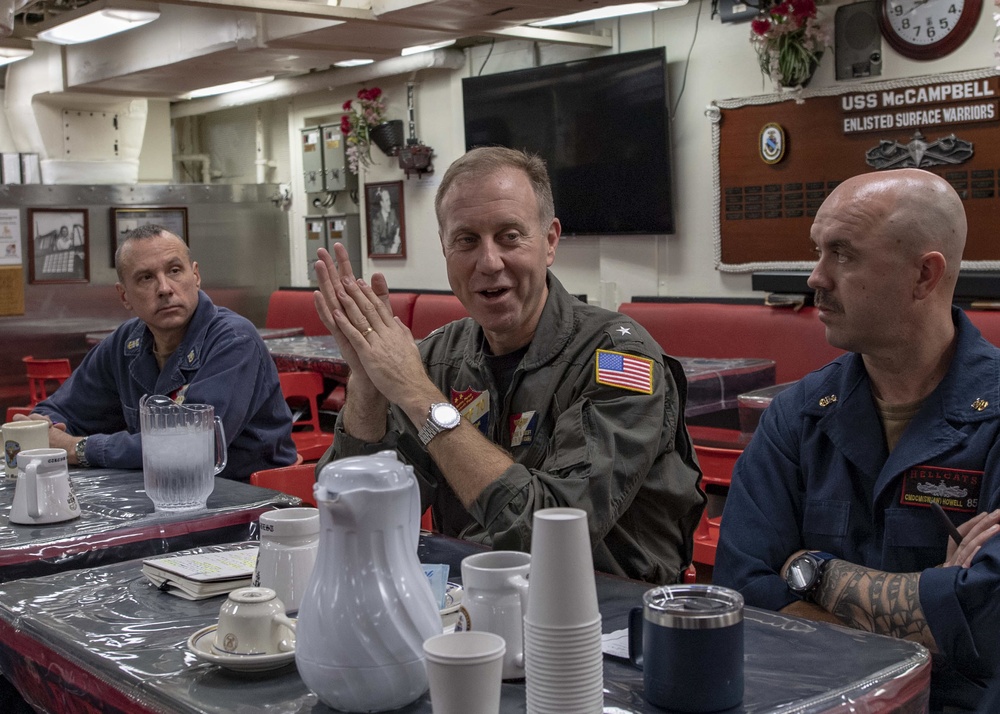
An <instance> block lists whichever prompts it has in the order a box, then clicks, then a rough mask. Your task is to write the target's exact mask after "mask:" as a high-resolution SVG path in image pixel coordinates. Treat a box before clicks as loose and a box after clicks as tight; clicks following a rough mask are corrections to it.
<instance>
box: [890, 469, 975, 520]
mask: <svg viewBox="0 0 1000 714" xmlns="http://www.w3.org/2000/svg"><path fill="white" fill-rule="evenodd" d="M982 484H983V472H982V471H968V470H966V469H952V468H948V467H946V466H929V465H922V466H914V467H913V468H911V469H907V470H906V471H904V472H903V490H902V493H901V494H900V496H899V502H900V503H901V504H902V505H904V506H919V507H923V508H930V505H931V504H932V503H938V504H939V505H940V506H941V508H943V509H945V510H946V511H955V512H957V513H975V512H976V510H977V509H978V507H979V489H980V488H981V487H982Z"/></svg>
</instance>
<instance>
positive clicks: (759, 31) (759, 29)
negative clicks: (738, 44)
mask: <svg viewBox="0 0 1000 714" xmlns="http://www.w3.org/2000/svg"><path fill="white" fill-rule="evenodd" d="M750 29H751V30H753V32H754V34H756V35H766V34H767V32H768V30H770V29H771V21H770V20H766V19H764V18H762V17H758V18H756V19H755V20H753V21H751V22H750Z"/></svg>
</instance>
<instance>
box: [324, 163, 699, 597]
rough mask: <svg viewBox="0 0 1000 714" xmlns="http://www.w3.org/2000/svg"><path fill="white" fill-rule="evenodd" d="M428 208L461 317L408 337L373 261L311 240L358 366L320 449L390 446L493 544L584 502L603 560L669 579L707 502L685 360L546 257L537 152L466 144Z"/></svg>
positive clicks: (440, 510)
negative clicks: (363, 275)
mask: <svg viewBox="0 0 1000 714" xmlns="http://www.w3.org/2000/svg"><path fill="white" fill-rule="evenodd" d="M435 209H436V212H437V218H438V226H439V234H440V238H441V248H442V251H443V252H444V256H445V261H446V263H447V268H448V280H449V282H450V284H451V288H452V290H453V291H454V292H455V295H457V296H458V298H459V299H460V300H461V301H462V304H463V305H464V306H465V308H466V310H468V312H469V314H470V315H471V318H466V319H464V320H459V321H457V322H453V323H451V324H449V325H446V326H445V327H443V328H441V329H439V330H437V331H435V332H434V333H432V334H431V335H429V336H428V337H427V338H426V339H425V340H423V341H422V342H421V343H420V345H419V346H417V345H415V344H414V342H413V337H412V336H411V334H410V332H409V330H407V329H406V327H405V326H403V325H402V323H400V322H399V321H398V320H395V319H394V318H393V316H392V313H391V310H390V309H389V306H388V288H387V286H386V283H385V278H384V277H383V276H382V275H381V274H379V273H376V274H375V275H374V276H372V280H371V285H368V284H367V283H365V282H363V281H361V280H357V279H355V277H354V275H353V274H352V273H351V265H350V261H349V260H348V256H347V251H346V250H345V249H344V248H343V246H341V245H339V244H338V245H336V246H335V247H334V250H335V255H336V263H334V260H333V259H332V258H331V256H330V255H329V254H327V253H326V252H325V251H320V258H321V260H320V262H318V263H317V265H316V272H317V275H318V277H319V284H320V288H321V291H322V292H321V293H318V294H317V300H316V306H317V309H318V311H319V314H320V316H321V317H322V319H323V322H324V323H325V324H326V326H327V327H328V328H329V329H330V332H331V333H332V334H333V335H334V336H335V337H336V338H337V342H338V343H339V345H340V348H341V352H342V354H343V355H344V357H345V358H346V359H347V361H348V362H349V363H350V366H351V377H350V382H349V383H348V389H347V395H348V396H347V404H346V405H345V407H344V409H343V411H342V412H341V413H340V417H339V419H338V426H337V434H336V437H335V439H334V445H333V447H332V452H331V453H330V454H328V455H327V457H326V458H332V457H338V458H339V457H342V456H353V455H356V454H361V453H375V452H377V451H380V450H382V449H387V448H394V449H396V450H397V451H398V452H399V453H400V454H401V455H402V456H403V457H404V459H405V460H406V461H408V462H409V463H411V464H413V466H414V467H415V472H416V474H417V476H418V478H419V480H420V484H421V492H422V493H421V495H422V501H423V504H424V506H425V507H426V506H428V505H430V506H431V507H432V508H433V516H434V525H435V527H436V529H437V530H438V531H440V532H442V533H444V534H446V535H452V536H457V537H462V538H468V539H471V540H474V541H478V542H481V543H486V544H488V545H491V546H492V547H493V548H496V549H506V550H527V549H528V548H529V547H530V542H531V527H532V518H533V514H534V512H535V511H536V510H538V509H541V508H547V507H552V506H571V507H576V508H581V509H584V510H586V511H587V514H588V521H589V527H590V538H591V544H592V546H593V551H594V565H595V567H596V568H598V569H599V570H603V571H607V572H613V573H618V574H621V575H628V576H630V577H633V578H641V579H644V580H647V581H650V582H655V583H668V582H671V583H673V582H677V581H678V580H679V578H680V575H681V573H682V572H683V570H684V568H685V567H686V566H687V565H688V563H689V562H690V560H691V550H692V545H693V531H694V528H695V526H696V525H697V523H698V519H699V517H700V516H701V512H702V509H703V507H704V502H705V496H704V494H703V493H702V492H701V490H700V489H699V487H698V481H699V478H700V476H701V474H700V471H699V469H698V466H697V464H696V462H695V459H694V455H693V449H692V447H691V441H690V439H689V437H688V434H687V430H686V429H685V427H684V398H685V389H686V382H685V380H684V373H683V370H682V369H681V368H680V365H679V364H678V363H677V362H676V360H673V359H672V358H670V357H667V356H666V355H664V354H663V352H662V350H661V349H660V347H659V345H657V344H656V342H655V341H654V340H653V339H652V338H651V337H650V336H649V334H648V333H647V332H646V331H645V330H644V329H642V328H641V327H639V325H637V324H636V323H635V322H633V321H632V320H630V319H628V318H626V317H624V316H623V315H620V314H618V313H614V312H610V311H608V310H603V309H601V308H598V307H594V306H590V305H587V304H585V303H583V302H580V301H579V300H576V299H575V298H573V297H572V296H570V295H569V294H568V293H567V292H566V290H565V289H564V288H563V286H562V285H561V284H560V283H559V281H558V280H557V279H556V278H555V276H554V275H552V273H551V272H549V270H548V267H549V266H550V265H552V262H553V260H554V259H555V252H556V246H557V245H558V243H559V235H560V232H561V225H560V223H559V219H558V218H556V217H555V212H554V207H553V204H552V191H551V188H550V185H549V179H548V173H547V171H546V169H545V164H544V163H543V162H542V161H541V160H540V159H539V158H537V157H533V156H529V155H526V154H524V153H522V152H520V151H513V150H511V149H502V148H497V147H490V148H480V149H473V150H472V151H470V152H469V153H467V154H466V155H465V156H463V157H461V158H459V159H458V160H457V161H455V162H454V163H453V164H452V165H451V167H450V168H449V169H448V171H447V173H446V174H445V176H444V178H443V179H442V181H441V185H440V187H439V189H438V193H437V197H436V200H435ZM323 463H324V462H323V461H321V462H320V468H322V465H323Z"/></svg>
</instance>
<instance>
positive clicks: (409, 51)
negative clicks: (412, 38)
mask: <svg viewBox="0 0 1000 714" xmlns="http://www.w3.org/2000/svg"><path fill="white" fill-rule="evenodd" d="M453 44H455V40H444V41H443V42H434V43H432V44H429V45H414V46H413V47H404V48H403V51H402V52H400V53H399V54H401V55H402V56H403V57H406V56H407V55H415V54H417V53H418V52H429V51H430V50H439V49H441V48H442V47H450V46H451V45H453Z"/></svg>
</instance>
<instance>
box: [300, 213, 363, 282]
mask: <svg viewBox="0 0 1000 714" xmlns="http://www.w3.org/2000/svg"><path fill="white" fill-rule="evenodd" d="M305 222H306V268H307V270H306V272H307V273H308V275H309V282H310V283H311V284H312V285H316V269H315V265H314V264H315V262H316V251H317V250H319V249H320V248H326V249H327V250H328V251H330V252H331V253H333V244H334V243H341V244H342V245H343V246H344V247H345V248H347V254H348V255H349V256H350V257H351V269H352V270H354V274H355V275H356V276H358V277H361V275H363V273H362V272H361V218H360V217H359V216H358V215H356V214H347V215H337V216H306V218H305Z"/></svg>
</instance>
